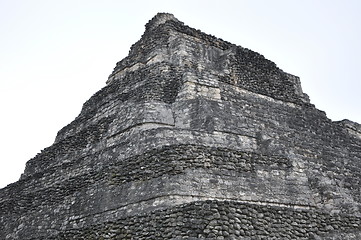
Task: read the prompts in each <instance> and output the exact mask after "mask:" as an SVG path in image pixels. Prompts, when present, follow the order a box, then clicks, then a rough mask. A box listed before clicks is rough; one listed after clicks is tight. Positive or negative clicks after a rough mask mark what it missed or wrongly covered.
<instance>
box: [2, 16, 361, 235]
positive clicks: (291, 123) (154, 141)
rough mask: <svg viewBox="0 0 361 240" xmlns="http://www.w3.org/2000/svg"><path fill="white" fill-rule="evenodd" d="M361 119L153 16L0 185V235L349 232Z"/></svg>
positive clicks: (360, 213)
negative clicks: (49, 137) (341, 114)
mask: <svg viewBox="0 0 361 240" xmlns="http://www.w3.org/2000/svg"><path fill="white" fill-rule="evenodd" d="M360 180H361V125H359V124H357V123H354V122H351V121H348V120H344V121H341V122H332V121H331V120H330V119H328V118H327V117H326V114H325V113H324V112H322V111H320V110H318V109H316V108H315V106H314V105H312V104H311V103H310V101H309V99H308V97H307V95H306V94H304V93H303V92H302V89H301V84H300V80H299V78H298V77H296V76H293V75H291V74H288V73H285V72H284V71H282V70H281V69H279V68H278V67H277V66H276V64H275V63H273V62H271V61H269V60H267V59H265V58H264V57H263V56H262V55H260V54H258V53H256V52H254V51H252V50H249V49H246V48H243V47H240V46H237V45H234V44H232V43H229V42H226V41H224V40H222V39H219V38H216V37H214V36H211V35H207V34H205V33H203V32H201V31H199V30H195V29H193V28H190V27H188V26H186V25H184V24H183V23H182V22H180V21H178V20H177V19H176V18H175V17H174V16H173V15H171V14H157V15H156V16H155V17H154V18H153V19H152V20H150V21H149V22H148V23H147V24H146V30H145V33H144V34H143V36H142V37H141V39H140V40H139V41H138V42H136V43H135V44H134V45H133V46H132V47H131V49H130V52H129V56H127V57H126V58H124V59H123V60H121V61H120V62H118V63H117V64H116V67H115V69H114V71H113V73H112V74H111V75H110V76H109V79H108V81H107V85H106V86H105V87H104V88H103V89H101V90H100V91H98V92H97V93H95V94H94V95H93V96H92V97H91V98H90V99H89V100H88V101H87V102H86V103H85V104H84V106H83V109H82V111H81V113H80V114H79V116H78V117H77V118H76V119H75V120H74V121H73V122H71V123H70V124H69V125H67V126H65V127H64V128H63V129H61V130H60V131H59V132H58V134H57V137H56V140H55V142H54V144H53V145H51V146H50V147H48V148H46V149H44V150H43V151H42V152H41V153H39V154H38V155H37V156H35V157H34V158H33V159H30V160H29V161H28V162H27V164H26V169H25V172H24V173H23V175H22V176H21V178H20V180H19V181H18V182H15V183H13V184H10V185H8V186H7V187H5V188H3V189H1V190H0V239H19V240H30V239H34V240H35V239H36V240H40V239H46V240H48V239H330V240H331V239H361V227H360V224H361V208H360V206H361V205H360V204H361V192H360Z"/></svg>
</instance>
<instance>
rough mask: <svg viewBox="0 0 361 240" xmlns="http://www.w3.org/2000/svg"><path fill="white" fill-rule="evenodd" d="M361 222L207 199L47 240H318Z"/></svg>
mask: <svg viewBox="0 0 361 240" xmlns="http://www.w3.org/2000/svg"><path fill="white" fill-rule="evenodd" d="M360 224H361V219H360V218H358V217H354V216H348V215H332V214H329V213H325V212H320V211H317V210H316V211H315V210H313V211H309V210H297V209H290V208H284V207H275V206H262V205H256V204H247V203H238V202H232V201H216V200H208V201H199V202H192V203H188V204H183V205H180V206H175V207H173V208H169V209H166V210H160V211H154V212H152V213H150V214H146V215H143V214H140V215H135V216H132V217H128V218H119V219H118V220H116V221H114V222H104V223H100V224H97V225H94V226H91V227H89V228H80V229H72V230H68V231H65V232H63V233H60V234H57V235H56V236H53V237H49V238H47V239H59V240H60V239H61V240H63V239H64V240H65V239H160V238H161V239H192V238H193V239H221V238H222V239H242V238H243V237H244V238H246V239H247V238H249V239H318V237H322V236H323V235H327V234H328V233H332V232H334V231H337V232H342V233H347V232H353V231H355V230H357V231H359V230H360ZM29 239H34V238H29ZM38 239H45V238H42V237H41V236H39V238H38Z"/></svg>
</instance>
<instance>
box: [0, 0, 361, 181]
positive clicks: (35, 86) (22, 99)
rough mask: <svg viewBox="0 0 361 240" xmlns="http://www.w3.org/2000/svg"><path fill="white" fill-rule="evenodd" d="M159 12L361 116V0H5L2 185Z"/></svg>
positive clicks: (1, 14)
mask: <svg viewBox="0 0 361 240" xmlns="http://www.w3.org/2000/svg"><path fill="white" fill-rule="evenodd" d="M157 12H170V13H173V14H174V15H175V17H176V18H178V19H179V20H180V21H183V22H184V23H185V24H187V25H189V26H191V27H194V28H197V29H200V30H202V31H203V32H205V33H208V34H212V35H215V36H217V37H220V38H222V39H224V40H227V41H229V42H232V43H235V44H237V45H241V46H243V47H247V48H250V49H252V50H254V51H256V52H259V53H261V54H262V55H264V56H265V57H266V58H268V59H270V60H272V61H274V62H275V63H276V64H277V65H278V66H279V67H280V68H281V69H283V70H284V71H286V72H289V73H291V74H294V75H297V76H299V77H300V78H301V82H302V87H303V90H304V92H306V93H307V94H308V95H309V96H310V98H311V102H312V103H313V104H315V105H316V107H317V108H319V109H321V110H324V111H326V113H327V115H328V117H329V118H331V119H332V120H341V119H344V118H347V119H350V120H352V121H356V122H359V123H361V111H360V107H359V106H360V103H361V94H360V89H361V79H360V70H361V60H360V56H361V47H360V45H361V44H360V43H361V27H360V25H361V14H360V12H361V1H359V0H338V1H336V0H302V1H296V0H272V1H270V0H263V1H262V0H237V1H236V0H234V1H232V0H230V1H227V0H223V1H212V0H204V1H201V0H198V1H197V0H192V1H188V0H181V1H172V0H164V1H156V0H152V1H148V0H144V1H137V0H133V1H120V0H117V1H116V0H102V1H100V0H97V1H95V0H61V1H59V0H31V1H29V0H0V109H1V117H0V132H1V134H0V146H1V151H0V188H1V187H4V186H6V185H7V184H9V183H11V182H14V181H16V180H18V178H19V177H20V174H21V173H22V172H23V170H24V167H25V163H26V161H27V160H29V159H30V158H32V157H34V156H35V155H36V153H38V152H40V150H41V149H43V148H45V147H48V146H50V145H51V144H52V143H53V141H54V139H55V136H56V133H57V131H58V130H60V129H61V128H62V127H63V126H65V125H66V124H68V123H70V122H71V121H72V120H73V119H74V118H75V117H76V116H77V115H78V113H79V112H80V109H81V106H82V104H83V103H84V102H85V101H86V100H87V99H88V98H89V97H90V96H91V95H92V94H93V93H95V92H96V91H98V90H99V89H100V88H101V87H103V86H104V85H105V81H106V80H107V77H108V75H109V74H110V73H111V72H112V69H113V68H114V66H115V63H116V62H117V61H119V60H121V59H122V58H124V57H125V56H126V55H127V53H128V51H129V48H130V46H131V45H132V44H133V43H135V42H136V41H137V40H138V39H139V38H140V36H141V35H142V33H143V31H144V24H145V23H146V22H147V21H148V20H149V19H151V18H152V17H153V16H154V15H155V14H156V13H157Z"/></svg>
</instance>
